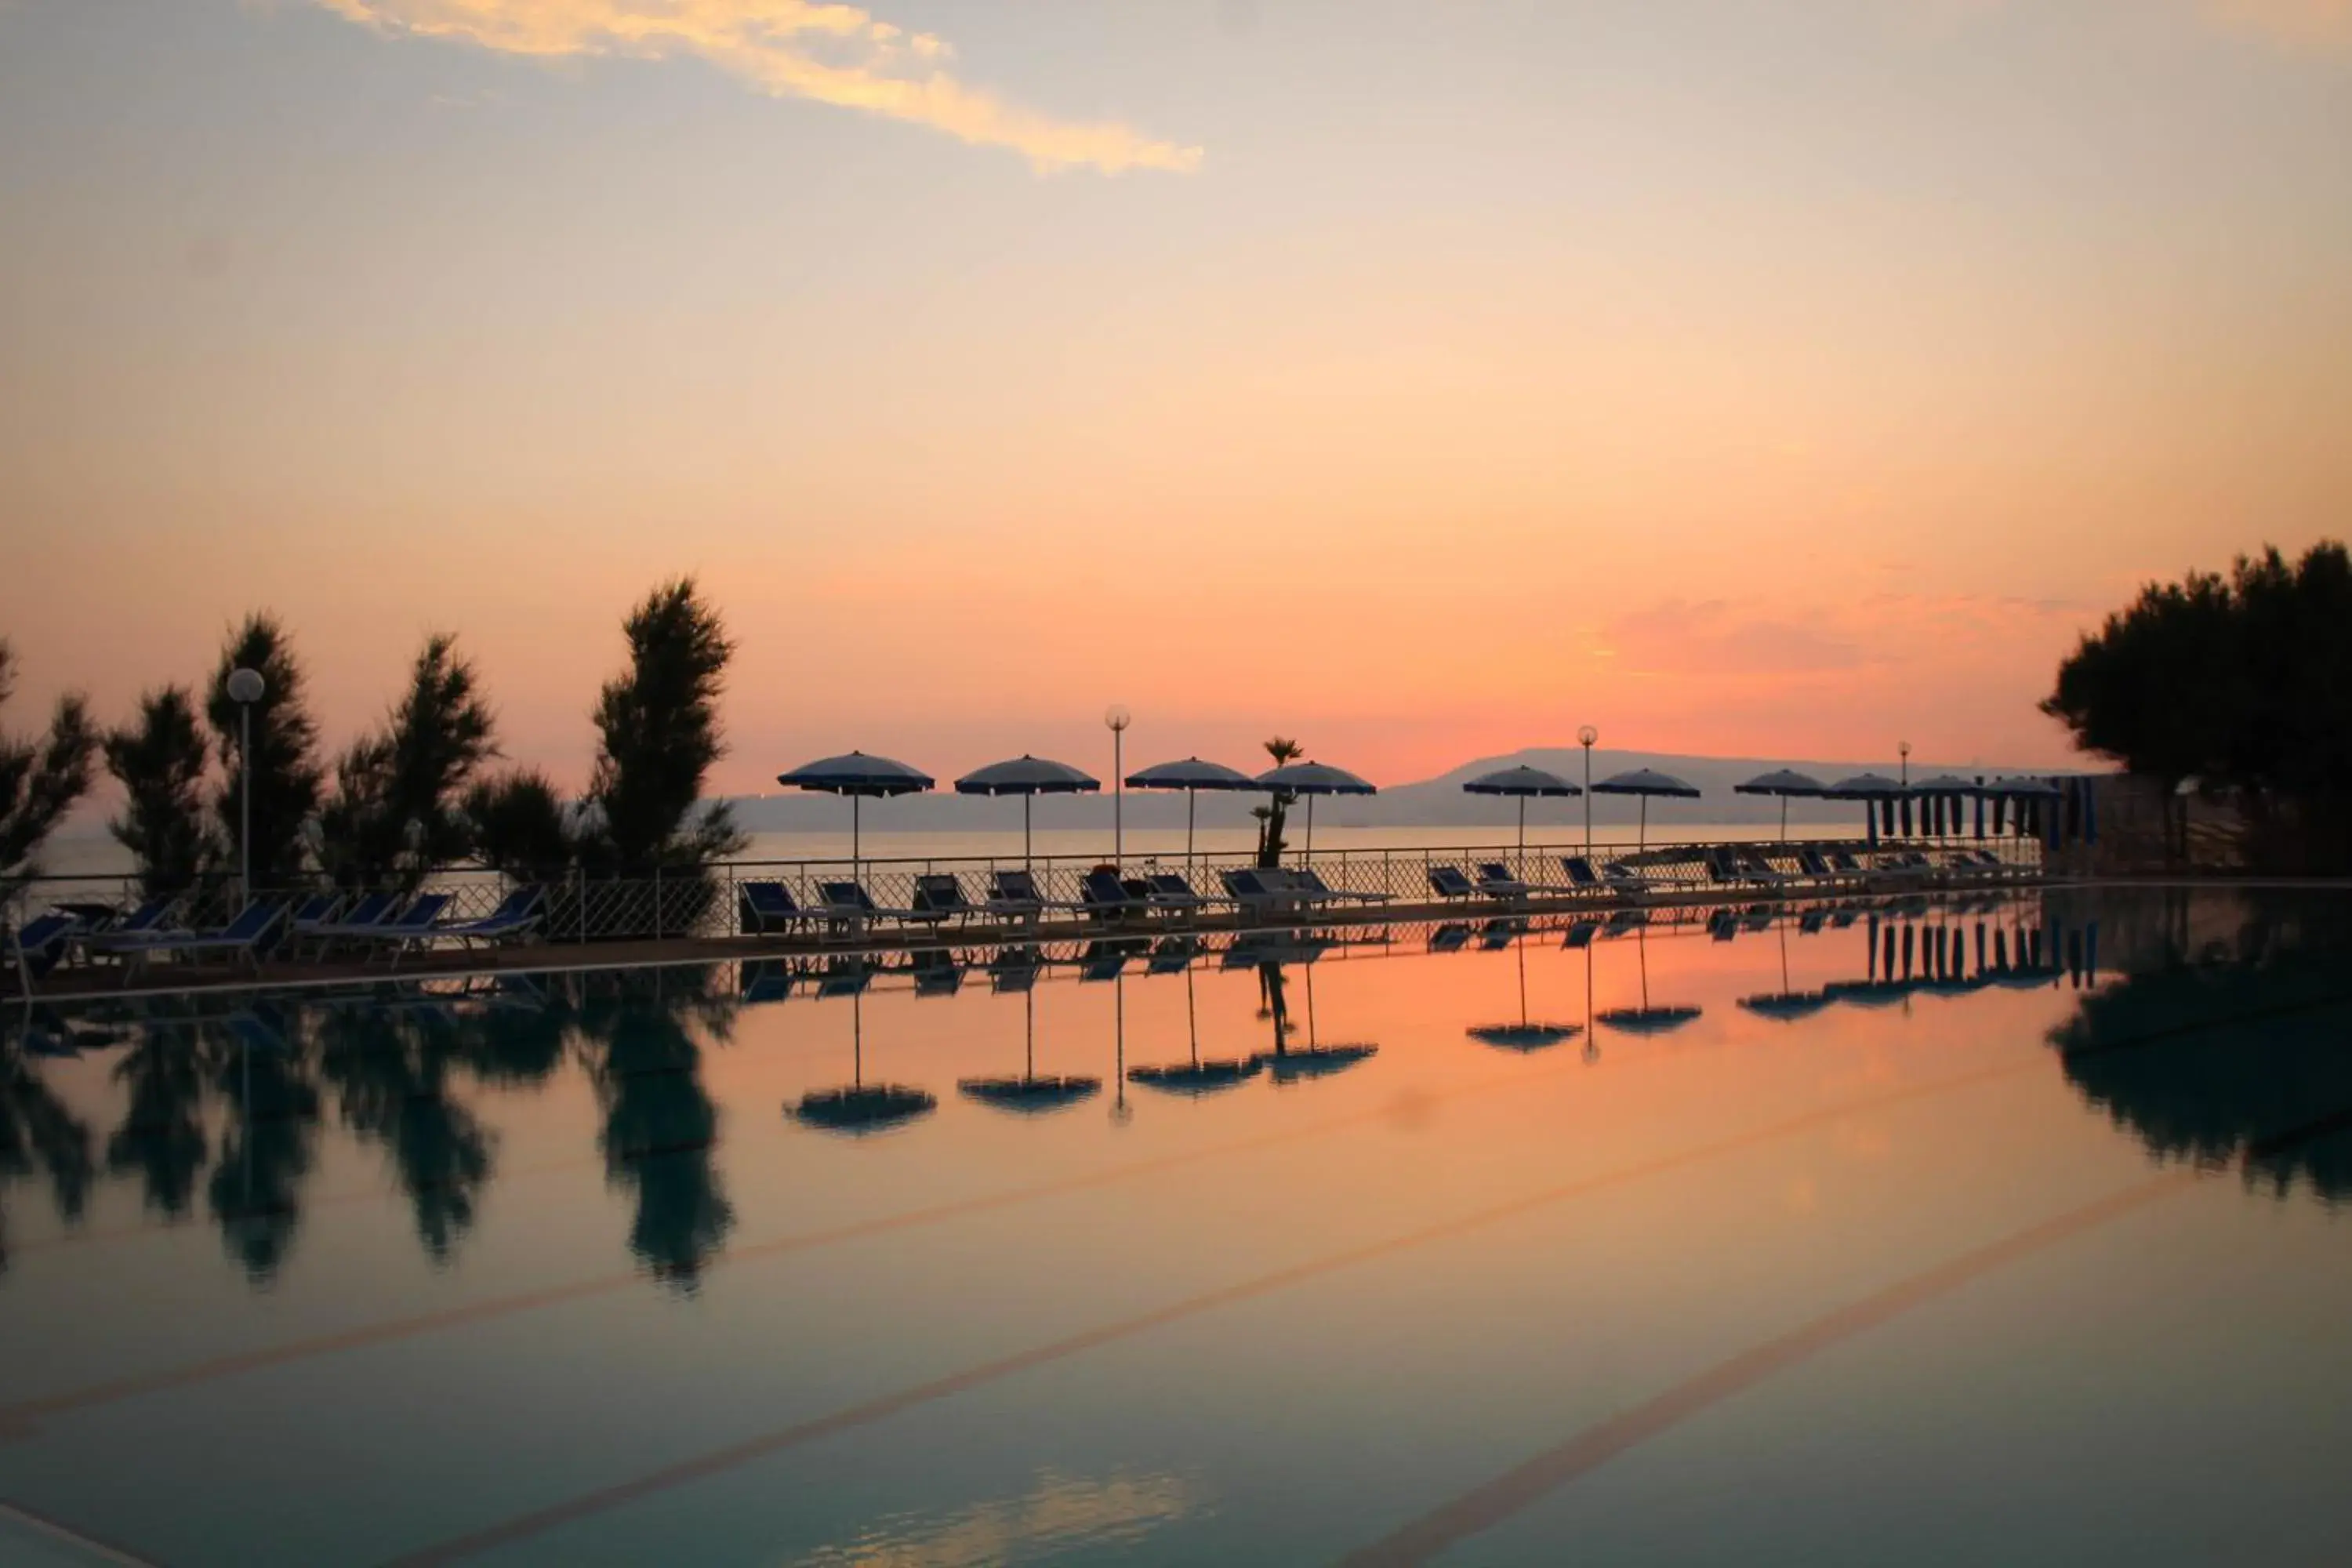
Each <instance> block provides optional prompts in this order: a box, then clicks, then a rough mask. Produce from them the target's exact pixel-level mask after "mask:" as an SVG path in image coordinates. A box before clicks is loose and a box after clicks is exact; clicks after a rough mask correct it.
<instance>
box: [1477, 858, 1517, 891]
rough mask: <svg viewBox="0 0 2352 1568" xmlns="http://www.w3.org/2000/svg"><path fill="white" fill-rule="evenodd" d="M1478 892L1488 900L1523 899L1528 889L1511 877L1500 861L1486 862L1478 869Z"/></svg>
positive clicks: (1508, 869)
mask: <svg viewBox="0 0 2352 1568" xmlns="http://www.w3.org/2000/svg"><path fill="white" fill-rule="evenodd" d="M1478 890H1479V891H1480V892H1482V893H1484V894H1486V896H1487V897H1488V898H1490V899H1524V898H1526V897H1527V896H1528V891H1529V889H1528V885H1527V883H1525V882H1523V881H1521V880H1520V879H1518V878H1517V877H1514V876H1512V875H1511V868H1509V867H1508V866H1506V865H1504V864H1503V863H1502V862H1501V861H1500V860H1488V861H1486V862H1484V863H1483V864H1481V865H1480V866H1479V868H1478Z"/></svg>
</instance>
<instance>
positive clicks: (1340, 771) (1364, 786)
mask: <svg viewBox="0 0 2352 1568" xmlns="http://www.w3.org/2000/svg"><path fill="white" fill-rule="evenodd" d="M1256 787H1258V788H1259V789H1264V790H1284V791H1287V792H1288V793H1289V794H1291V795H1304V796H1305V797H1306V798H1307V857H1308V858H1310V859H1311V858H1313V857H1314V854H1315V797H1316V796H1317V795H1378V794H1379V793H1380V791H1379V790H1378V789H1377V788H1375V787H1374V786H1373V785H1372V784H1369V783H1367V782H1366V781H1365V780H1363V779H1360V778H1358V777H1357V776H1356V775H1355V774H1353V773H1349V771H1348V770H1347V769H1345V768H1335V767H1332V766H1330V765H1329V764H1328V763H1287V764H1286V765H1284V766H1282V767H1278V768H1269V769H1268V770H1266V771H1265V773H1260V774H1258V775H1257V786H1256Z"/></svg>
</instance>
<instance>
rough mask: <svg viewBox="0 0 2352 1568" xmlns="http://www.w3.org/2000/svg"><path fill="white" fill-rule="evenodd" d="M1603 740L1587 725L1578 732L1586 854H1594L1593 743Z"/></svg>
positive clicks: (1577, 741)
mask: <svg viewBox="0 0 2352 1568" xmlns="http://www.w3.org/2000/svg"><path fill="white" fill-rule="evenodd" d="M1599 739H1601V731H1598V730H1596V729H1594V728H1593V727H1592V726H1591V725H1590V724H1587V725H1586V726H1585V727H1584V728H1583V729H1581V730H1579V731H1577V732H1576V743H1577V744H1578V745H1580V746H1582V747H1583V748H1584V852H1585V853H1586V854H1587V855H1590V854H1591V853H1592V742H1595V741H1597V740H1599Z"/></svg>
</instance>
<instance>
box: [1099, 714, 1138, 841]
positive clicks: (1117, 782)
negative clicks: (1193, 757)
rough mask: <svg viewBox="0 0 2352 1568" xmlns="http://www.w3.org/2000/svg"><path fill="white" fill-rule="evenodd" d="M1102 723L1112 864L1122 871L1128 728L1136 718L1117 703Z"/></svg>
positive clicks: (1105, 715)
mask: <svg viewBox="0 0 2352 1568" xmlns="http://www.w3.org/2000/svg"><path fill="white" fill-rule="evenodd" d="M1103 722H1104V723H1106V724H1108V725H1109V726H1110V860H1111V864H1112V865H1114V866H1116V867H1118V868H1119V869H1120V870H1122V871H1124V870H1126V869H1127V821H1126V813H1127V762H1126V758H1127V727H1128V726H1129V724H1132V723H1133V722H1135V718H1134V716H1133V715H1132V714H1130V713H1129V712H1128V710H1127V705H1126V704H1125V703H1123V702H1114V703H1112V704H1111V705H1110V706H1109V707H1108V708H1106V709H1104V710H1103Z"/></svg>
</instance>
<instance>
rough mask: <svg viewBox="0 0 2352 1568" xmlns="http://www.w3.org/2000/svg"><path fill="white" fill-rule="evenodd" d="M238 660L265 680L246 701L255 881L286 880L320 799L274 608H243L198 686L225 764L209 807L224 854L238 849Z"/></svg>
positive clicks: (300, 691) (305, 717)
mask: <svg viewBox="0 0 2352 1568" xmlns="http://www.w3.org/2000/svg"><path fill="white" fill-rule="evenodd" d="M241 668H243V669H253V670H257V671H259V672H260V675H261V679H262V681H263V682H264V686H265V689H264V690H263V692H262V695H261V700H259V701H258V702H256V703H255V704H254V705H253V756H252V759H251V766H252V773H253V877H254V881H255V883H256V884H257V885H258V886H260V887H265V888H270V887H277V888H283V887H289V886H291V885H293V884H294V883H295V882H297V881H299V879H300V878H301V875H302V858H303V837H304V829H305V827H306V826H307V825H308V823H309V822H310V817H311V814H312V813H314V812H315V811H317V809H318V806H319V785H320V770H319V759H318V747H319V727H318V724H317V723H316V722H315V721H313V720H312V719H311V717H310V710H309V708H308V707H307V706H306V704H305V702H304V685H305V683H304V681H303V678H302V668H301V666H300V665H299V664H298V663H297V662H296V661H295V658H294V649H293V646H292V644H291V643H290V642H289V640H288V638H287V636H286V633H285V632H284V630H283V629H282V628H280V627H279V626H278V622H277V620H276V619H275V618H274V617H273V616H268V615H258V614H257V615H253V616H247V617H246V620H245V624H244V625H242V626H238V627H237V628H236V630H235V631H234V632H232V633H230V634H229V637H228V640H227V642H226V643H225V644H224V645H223V646H222V647H221V655H220V662H219V664H218V665H217V666H216V667H215V668H214V670H213V678H212V684H211V686H210V687H209V689H207V690H206V692H205V720H206V721H208V722H209V723H210V724H211V725H212V727H213V734H214V737H215V741H216V742H217V743H218V745H219V747H220V753H221V756H222V758H223V760H224V761H225V763H226V767H227V776H226V779H225V780H224V782H223V784H222V786H221V790H220V794H219V795H217V796H215V799H214V811H215V816H216V818H217V820H218V821H219V823H220V841H221V843H222V845H223V846H224V853H225V854H226V857H227V858H228V859H229V860H230V861H231V862H234V861H235V860H236V856H237V849H238V834H239V832H240V827H239V823H240V821H241V819H242V814H243V795H242V791H243V789H244V787H245V777H246V769H247V759H246V758H244V757H241V756H239V755H238V754H237V744H238V736H239V723H238V721H239V718H240V712H239V709H238V705H237V703H236V700H234V699H232V698H231V697H230V696H229V694H228V678H229V676H230V674H231V673H232V672H234V671H236V670H237V669H241Z"/></svg>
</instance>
